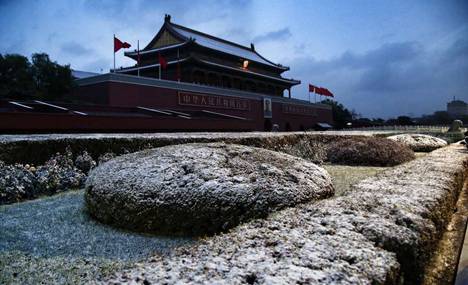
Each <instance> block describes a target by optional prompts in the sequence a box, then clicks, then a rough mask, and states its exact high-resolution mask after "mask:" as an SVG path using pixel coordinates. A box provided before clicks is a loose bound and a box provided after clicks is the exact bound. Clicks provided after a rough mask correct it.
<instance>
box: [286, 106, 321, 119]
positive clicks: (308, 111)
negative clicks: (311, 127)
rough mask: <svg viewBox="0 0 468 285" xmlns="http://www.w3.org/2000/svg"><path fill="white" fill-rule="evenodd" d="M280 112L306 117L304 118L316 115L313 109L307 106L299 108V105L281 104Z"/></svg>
mask: <svg viewBox="0 0 468 285" xmlns="http://www.w3.org/2000/svg"><path fill="white" fill-rule="evenodd" d="M282 111H283V113H287V114H294V115H306V116H316V115H317V110H316V109H315V108H313V107H309V106H301V105H291V104H283V105H282Z"/></svg>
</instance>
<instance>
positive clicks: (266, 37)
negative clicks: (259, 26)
mask: <svg viewBox="0 0 468 285" xmlns="http://www.w3.org/2000/svg"><path fill="white" fill-rule="evenodd" d="M291 36H292V34H291V31H290V30H289V28H283V29H280V30H276V31H272V32H268V33H265V34H262V35H259V36H256V37H255V38H254V39H253V42H254V43H260V42H266V41H280V40H285V39H288V38H290V37H291Z"/></svg>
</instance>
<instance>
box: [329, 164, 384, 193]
mask: <svg viewBox="0 0 468 285" xmlns="http://www.w3.org/2000/svg"><path fill="white" fill-rule="evenodd" d="M322 167H323V168H325V170H326V171H328V173H329V174H330V176H331V177H332V181H333V186H334V187H335V196H341V195H343V194H345V193H346V192H347V191H349V190H350V188H351V186H352V185H354V184H356V183H358V182H359V181H361V180H363V179H365V178H367V177H370V176H373V175H376V174H377V173H379V172H381V171H383V170H385V169H388V168H387V167H376V166H348V165H334V164H325V165H322Z"/></svg>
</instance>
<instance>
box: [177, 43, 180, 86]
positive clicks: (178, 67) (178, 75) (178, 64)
mask: <svg viewBox="0 0 468 285" xmlns="http://www.w3.org/2000/svg"><path fill="white" fill-rule="evenodd" d="M177 81H178V82H180V63H179V48H177Z"/></svg>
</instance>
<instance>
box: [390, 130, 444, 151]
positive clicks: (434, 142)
mask: <svg viewBox="0 0 468 285" xmlns="http://www.w3.org/2000/svg"><path fill="white" fill-rule="evenodd" d="M388 139H391V140H394V141H397V142H400V143H403V144H406V145H408V146H409V147H410V148H411V149H412V150H413V151H423V152H429V151H433V150H435V149H438V148H441V147H444V146H447V142H446V141H445V140H443V139H439V138H436V137H433V136H428V135H422V134H401V135H395V136H390V137H388Z"/></svg>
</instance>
